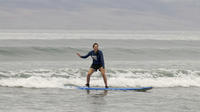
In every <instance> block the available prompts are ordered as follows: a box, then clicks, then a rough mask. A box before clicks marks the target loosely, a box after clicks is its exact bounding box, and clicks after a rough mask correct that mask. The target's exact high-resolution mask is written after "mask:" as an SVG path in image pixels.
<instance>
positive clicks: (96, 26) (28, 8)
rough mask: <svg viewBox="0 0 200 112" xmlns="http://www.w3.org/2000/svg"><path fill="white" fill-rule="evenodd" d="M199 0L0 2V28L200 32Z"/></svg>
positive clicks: (28, 0)
mask: <svg viewBox="0 0 200 112" xmlns="http://www.w3.org/2000/svg"><path fill="white" fill-rule="evenodd" d="M199 21H200V0H0V29H70V30H197V31H198V30H200V22H199Z"/></svg>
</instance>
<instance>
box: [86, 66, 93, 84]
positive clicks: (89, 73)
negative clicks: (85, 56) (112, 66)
mask: <svg viewBox="0 0 200 112" xmlns="http://www.w3.org/2000/svg"><path fill="white" fill-rule="evenodd" d="M93 72H94V69H93V68H90V69H89V71H88V75H87V83H86V86H88V87H89V84H90V76H91V75H92V73H93Z"/></svg>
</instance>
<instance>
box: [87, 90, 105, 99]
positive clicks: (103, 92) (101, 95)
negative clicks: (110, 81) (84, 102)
mask: <svg viewBox="0 0 200 112" xmlns="http://www.w3.org/2000/svg"><path fill="white" fill-rule="evenodd" d="M87 94H88V95H90V96H92V97H104V96H106V95H107V94H108V90H104V91H101V92H100V93H99V92H98V93H91V92H90V90H87Z"/></svg>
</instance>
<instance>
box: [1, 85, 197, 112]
mask: <svg viewBox="0 0 200 112" xmlns="http://www.w3.org/2000/svg"><path fill="white" fill-rule="evenodd" d="M0 89H1V91H0V94H1V96H0V110H1V111H2V112H13V111H15V112H26V111H29V112H66V111H67V112H77V111H80V110H81V111H83V112H88V111H92V112H110V111H115V112H121V111H125V112H131V111H135V112H146V111H151V112H172V111H175V112H197V111H198V110H199V109H200V107H199V104H200V103H199V102H200V94H199V93H200V89H199V88H196V87H191V88H182V87H176V88H153V89H152V90H149V91H147V92H136V91H101V90H100V91H89V92H88V91H85V90H76V89H53V88H51V89H33V88H7V87H1V88H0Z"/></svg>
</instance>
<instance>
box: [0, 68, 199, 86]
mask: <svg viewBox="0 0 200 112" xmlns="http://www.w3.org/2000/svg"><path fill="white" fill-rule="evenodd" d="M113 71H115V72H114V73H112V72H111V73H108V74H109V77H108V85H109V86H111V87H138V86H139V87H146V86H152V87H179V86H180V87H191V86H196V87H200V76H199V73H200V72H199V71H190V70H168V69H157V70H142V69H138V70H137V69H130V70H123V71H120V70H113ZM68 72H70V73H72V74H73V76H70V77H65V76H69V75H70V74H68ZM81 72H83V71H79V70H77V69H76V70H71V69H60V71H59V70H56V71H53V70H39V71H37V70H36V71H32V72H27V71H24V72H22V71H21V72H19V73H16V74H17V75H16V74H15V75H14V72H8V73H12V75H11V77H9V78H8V77H1V78H0V86H8V87H28V88H64V89H66V88H67V87H66V86H68V87H70V86H71V85H72V86H84V85H85V83H86V74H85V76H82V75H83V74H82V75H81ZM163 72H164V74H163ZM21 73H24V74H26V73H30V74H32V76H30V77H19V76H18V74H21ZM40 73H41V74H40ZM56 73H57V75H58V76H56V77H55V76H54V74H56ZM165 73H171V74H172V75H173V76H171V74H170V76H168V74H167V75H166V74H165ZM30 74H29V75H30ZM90 85H91V86H100V87H102V86H104V81H103V78H102V76H101V75H100V73H99V72H95V73H94V74H93V75H92V76H91V82H90ZM70 88H71V87H70ZM70 88H68V89H70Z"/></svg>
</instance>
